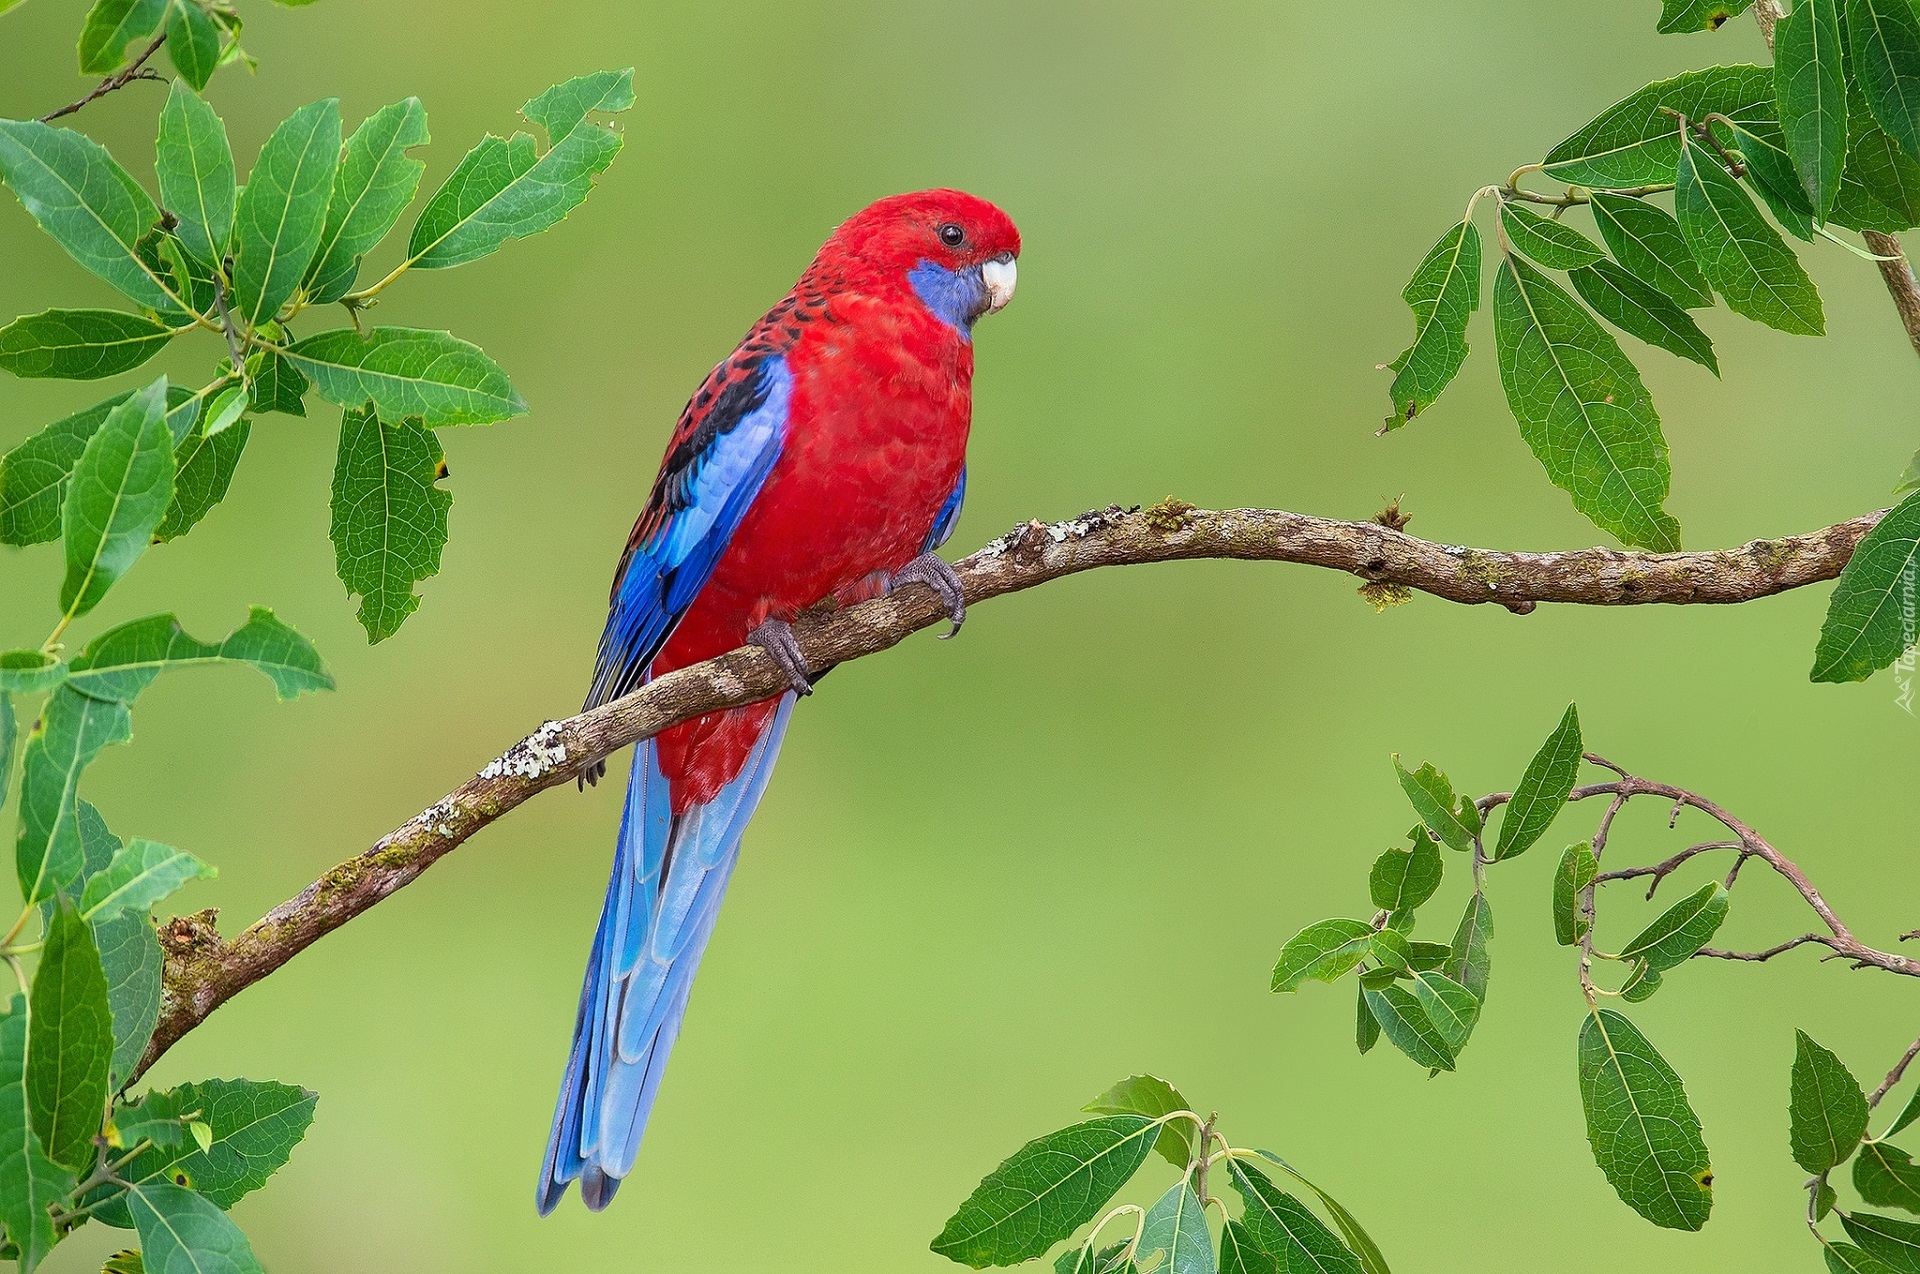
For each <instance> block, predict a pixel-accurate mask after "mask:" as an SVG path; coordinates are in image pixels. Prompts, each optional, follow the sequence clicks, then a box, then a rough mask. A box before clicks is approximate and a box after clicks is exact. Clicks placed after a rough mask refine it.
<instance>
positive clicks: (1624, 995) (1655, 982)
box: [1620, 960, 1661, 1004]
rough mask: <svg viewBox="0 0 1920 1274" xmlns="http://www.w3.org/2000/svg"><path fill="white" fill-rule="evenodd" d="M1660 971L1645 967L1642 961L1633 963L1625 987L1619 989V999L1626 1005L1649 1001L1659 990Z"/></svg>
mask: <svg viewBox="0 0 1920 1274" xmlns="http://www.w3.org/2000/svg"><path fill="white" fill-rule="evenodd" d="M1660 982H1661V977H1660V971H1659V970H1658V969H1651V968H1648V967H1647V964H1646V962H1645V961H1644V960H1636V961H1634V962H1633V973H1632V975H1631V976H1630V977H1628V978H1627V981H1626V985H1625V986H1622V987H1621V988H1620V998H1621V999H1623V1000H1625V1001H1626V1002H1627V1003H1628V1004H1639V1003H1641V1002H1642V1001H1645V1000H1651V999H1652V998H1653V996H1654V993H1655V992H1656V991H1658V990H1659V989H1660Z"/></svg>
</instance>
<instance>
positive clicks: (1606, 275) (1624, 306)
mask: <svg viewBox="0 0 1920 1274" xmlns="http://www.w3.org/2000/svg"><path fill="white" fill-rule="evenodd" d="M1567 279H1568V281H1569V282H1571V283H1572V284H1573V290H1574V291H1576V292H1578V293H1579V294H1580V299H1581V300H1583V301H1585V302H1586V303H1587V304H1588V305H1590V306H1592V307H1593V311H1594V313H1596V314H1598V315H1599V316H1600V317H1601V318H1603V319H1605V320H1607V322H1609V323H1611V324H1613V325H1614V326H1615V327H1617V328H1619V329H1620V330H1621V331H1623V332H1625V333H1626V334H1627V335H1629V336H1633V337H1637V338H1639V339H1640V340H1643V341H1645V342H1646V343H1647V344H1649V345H1658V346H1659V347H1660V348H1661V349H1664V350H1666V351H1667V352H1668V353H1671V354H1678V355H1679V356H1680V357H1682V358H1685V359H1690V360H1691V361H1693V362H1696V363H1698V364H1700V365H1701V366H1702V367H1704V368H1706V369H1707V370H1708V371H1710V372H1712V373H1713V374H1714V375H1716V376H1718V375H1719V374H1720V360H1719V359H1718V358H1717V357H1715V356H1714V352H1713V342H1712V341H1711V340H1709V339H1707V334H1706V333H1705V332H1703V331H1701V330H1700V325H1699V324H1698V323H1695V322H1694V321H1693V317H1692V316H1691V315H1689V314H1688V313H1687V312H1686V311H1685V310H1683V309H1681V308H1680V305H1679V303H1678V302H1676V301H1674V300H1673V299H1672V298H1671V297H1669V296H1668V295H1667V294H1666V293H1665V292H1662V291H1661V290H1660V289H1658V288H1656V287H1654V286H1653V285H1652V284H1650V283H1644V282H1642V281H1641V280H1640V279H1639V278H1638V277H1636V276H1635V275H1633V274H1632V273H1630V272H1629V271H1627V270H1623V269H1621V268H1620V267H1619V266H1617V265H1615V264H1614V263H1613V262H1611V261H1600V262H1596V263H1595V264H1593V265H1591V266H1587V267H1585V268H1583V269H1579V270H1575V271H1573V272H1572V273H1571V274H1569V275H1568V276H1567Z"/></svg>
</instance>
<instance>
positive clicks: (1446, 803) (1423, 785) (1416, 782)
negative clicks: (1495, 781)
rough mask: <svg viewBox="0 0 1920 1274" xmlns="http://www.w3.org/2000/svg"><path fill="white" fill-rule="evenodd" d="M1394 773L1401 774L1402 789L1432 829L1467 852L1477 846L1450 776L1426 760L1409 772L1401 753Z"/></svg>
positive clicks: (1449, 844) (1458, 848)
mask: <svg viewBox="0 0 1920 1274" xmlns="http://www.w3.org/2000/svg"><path fill="white" fill-rule="evenodd" d="M1393 772H1394V773H1395V774H1396V775H1398V776H1399V778H1400V790H1401V791H1403V792H1405V793H1406V794H1407V802H1408V803H1409V804H1410V805H1412V806H1413V812H1414V813H1416V814H1418V815H1419V816H1420V821H1421V822H1422V823H1424V824H1426V826H1427V828H1428V830H1430V831H1432V832H1433V834H1434V835H1435V836H1438V837H1439V838H1440V840H1441V841H1442V842H1443V843H1444V844H1445V845H1446V846H1447V847H1448V848H1450V849H1457V850H1460V851H1461V852H1463V853H1464V852H1465V851H1467V850H1469V849H1472V848H1473V829H1472V828H1470V827H1468V826H1467V824H1466V823H1465V821H1463V820H1462V819H1461V817H1460V813H1459V809H1458V807H1457V806H1456V804H1455V802H1454V798H1453V784H1451V783H1449V782H1448V781H1447V776H1446V775H1444V774H1442V773H1441V772H1440V771H1439V770H1436V769H1434V768H1433V766H1432V765H1431V764H1430V763H1424V762H1423V763H1422V764H1421V766H1420V768H1419V769H1417V770H1411V771H1409V770H1408V769H1407V767H1406V766H1404V765H1402V764H1400V758H1399V756H1398V755H1397V754H1396V755H1395V756H1394V758H1393Z"/></svg>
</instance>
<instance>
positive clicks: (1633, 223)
mask: <svg viewBox="0 0 1920 1274" xmlns="http://www.w3.org/2000/svg"><path fill="white" fill-rule="evenodd" d="M1590 198H1591V200H1592V202H1591V203H1590V204H1589V205H1588V206H1589V208H1590V209H1591V211H1592V212H1593V222H1594V225H1596V226H1598V227H1599V229H1600V238H1601V239H1602V240H1603V241H1604V242H1605V243H1606V245H1607V250H1608V251H1609V252H1612V253H1613V257H1614V260H1616V261H1618V262H1619V263H1620V265H1621V266H1623V267H1624V268H1625V269H1626V270H1627V271H1628V272H1629V273H1630V274H1633V275H1634V276H1635V277H1637V278H1639V279H1640V280H1641V281H1642V282H1645V283H1649V284H1652V285H1653V286H1654V287H1656V288H1658V289H1659V290H1660V291H1662V292H1664V293H1666V294H1667V295H1668V296H1669V297H1672V298H1673V300H1674V302H1675V303H1676V304H1678V305H1681V306H1683V307H1685V308H1686V309H1690V310H1697V309H1701V308H1703V307H1705V306H1710V305H1712V304H1713V289H1711V288H1709V287H1708V286H1707V281H1706V279H1705V278H1704V277H1703V276H1702V275H1701V273H1700V267H1699V265H1698V264H1697V263H1695V261H1694V259H1693V251H1692V249H1690V248H1688V247H1687V241H1686V238H1685V237H1684V236H1683V235H1682V234H1681V233H1680V223H1679V222H1677V221H1675V220H1674V219H1673V218H1672V217H1671V216H1669V215H1668V214H1667V212H1666V211H1665V210H1664V209H1662V208H1656V207H1655V206H1654V205H1652V204H1650V203H1648V202H1647V201H1646V200H1644V199H1631V198H1628V197H1627V196H1626V195H1615V194H1610V193H1608V192H1607V191H1604V190H1596V191H1594V192H1593V194H1592V195H1591V196H1590Z"/></svg>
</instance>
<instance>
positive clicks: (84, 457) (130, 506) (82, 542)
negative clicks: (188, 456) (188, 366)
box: [60, 376, 173, 615]
mask: <svg viewBox="0 0 1920 1274" xmlns="http://www.w3.org/2000/svg"><path fill="white" fill-rule="evenodd" d="M166 403H167V381H166V378H165V377H164V376H163V377H161V378H160V379H159V380H157V381H155V382H154V383H153V384H151V385H149V386H147V388H145V389H143V390H141V391H140V392H139V393H137V394H135V395H133V396H132V397H131V398H129V399H127V400H126V401H125V402H123V403H121V404H120V405H119V406H118V407H115V408H114V409H113V410H112V411H110V412H108V413H107V418H106V420H105V421H104V422H102V423H101V425H100V428H99V429H98V430H96V431H95V433H94V435H93V437H91V438H89V439H88V440H87V446H86V450H85V451H83V452H81V453H80V459H79V462H78V463H76V464H75V465H74V467H73V478H72V481H71V482H70V484H69V488H68V491H67V498H66V501H65V503H64V504H63V505H62V506H61V538H62V539H63V540H64V541H65V545H66V557H67V577H66V580H65V582H64V583H62V584H61V586H60V606H61V609H62V610H64V611H65V612H66V613H67V614H69V615H84V614H86V613H87V612H88V611H90V610H92V609H93V608H94V607H95V606H96V605H98V604H99V602H100V599H101V598H102V597H105V596H106V595H107V590H108V589H110V588H112V587H113V585H114V582H115V581H117V580H118V579H119V578H120V577H121V576H122V575H124V574H126V573H127V571H128V569H129V568H131V567H132V566H133V564H134V563H135V562H136V561H138V560H139V559H140V555H141V554H142V553H144V552H146V551H147V545H148V544H150V543H152V542H153V531H154V528H155V527H157V526H159V525H160V519H161V518H162V517H164V516H165V515H166V511H167V506H168V505H169V504H171V503H172V502H173V434H172V432H171V431H170V430H168V428H167V418H166Z"/></svg>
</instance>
